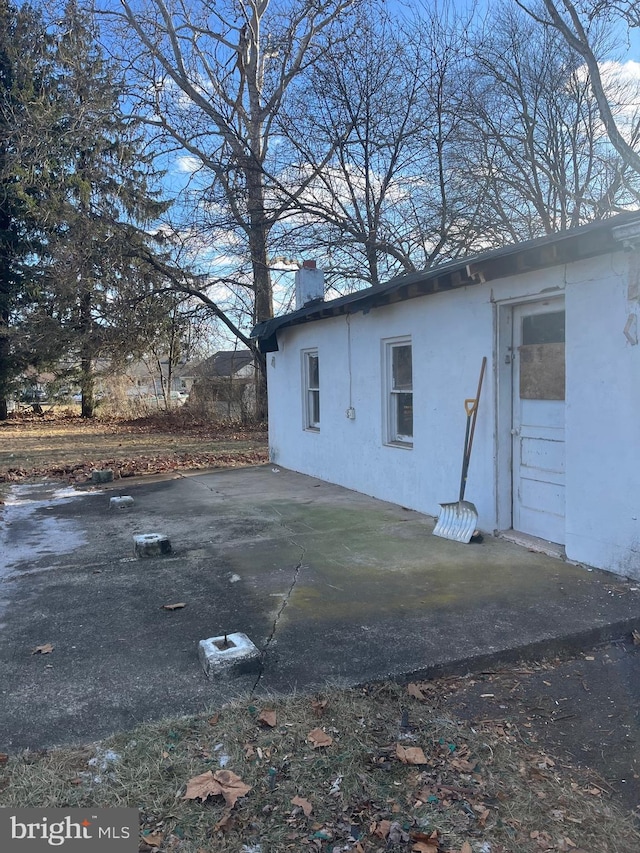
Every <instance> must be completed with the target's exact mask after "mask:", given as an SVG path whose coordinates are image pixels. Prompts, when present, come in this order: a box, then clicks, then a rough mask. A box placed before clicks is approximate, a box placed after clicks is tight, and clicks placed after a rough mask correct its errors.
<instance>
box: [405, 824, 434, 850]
mask: <svg viewBox="0 0 640 853" xmlns="http://www.w3.org/2000/svg"><path fill="white" fill-rule="evenodd" d="M411 839H412V841H413V842H414V844H413V847H412V848H411V849H412V850H413V851H415V853H438V846H439V842H438V830H437V829H434V831H433V832H432V833H431V834H430V835H427V834H426V833H424V832H412V833H411Z"/></svg>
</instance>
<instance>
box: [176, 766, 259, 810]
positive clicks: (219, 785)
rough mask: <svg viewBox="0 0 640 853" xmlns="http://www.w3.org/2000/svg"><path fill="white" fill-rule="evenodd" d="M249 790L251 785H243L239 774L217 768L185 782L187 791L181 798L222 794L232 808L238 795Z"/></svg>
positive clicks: (201, 797)
mask: <svg viewBox="0 0 640 853" xmlns="http://www.w3.org/2000/svg"><path fill="white" fill-rule="evenodd" d="M250 790H251V785H245V783H244V782H243V781H242V779H241V778H240V777H239V776H236V774H235V773H232V772H231V770H217V771H216V772H215V773H212V772H211V770H207V772H206V773H201V774H200V775H199V776H194V777H193V778H192V779H189V781H188V782H187V791H186V793H185V795H184V797H183V798H182V799H183V800H198V799H200V800H202V801H203V802H204V801H205V800H206V799H207V797H209V796H213V797H216V796H222V797H224V801H225V803H226V804H227V805H228V806H229V807H230V808H233V807H234V806H235V804H236V800H237V799H238V798H239V797H244V796H246V795H247V794H248V793H249V791H250Z"/></svg>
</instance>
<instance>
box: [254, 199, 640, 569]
mask: <svg viewBox="0 0 640 853" xmlns="http://www.w3.org/2000/svg"><path fill="white" fill-rule="evenodd" d="M305 276H307V279H308V280H306V281H305ZM309 282H310V283H311V285H312V288H313V287H314V286H315V287H316V288H317V290H316V292H315V293H314V292H313V289H312V291H311V296H312V297H315V298H312V299H311V300H310V301H309V300H308V299H306V298H305V296H304V292H305V289H306V287H307V285H308V284H309ZM297 284H298V286H299V290H300V292H301V294H302V296H301V302H302V303H304V302H305V301H306V304H301V306H300V307H299V308H298V310H296V311H295V312H293V313H290V314H287V315H284V316H281V317H277V318H275V319H273V320H270V321H268V322H265V323H262V324H260V325H258V326H257V327H256V328H255V329H254V331H253V335H254V337H255V338H257V339H258V343H259V346H260V349H261V350H262V351H263V352H265V353H267V364H268V383H269V386H268V387H269V443H270V452H271V458H272V460H273V461H274V462H277V463H278V464H281V465H282V466H284V467H286V468H290V469H292V470H295V471H299V472H302V473H305V474H309V475H312V476H314V477H318V478H321V479H324V480H327V481H330V482H332V483H338V484H340V485H343V486H346V487H348V488H350V489H355V490H357V491H360V492H363V493H366V494H368V495H373V496H375V497H378V498H382V499H384V500H387V501H392V502H395V503H397V504H401V505H402V506H406V507H410V508H412V509H415V510H418V511H420V512H423V513H426V514H429V515H433V516H437V515H438V514H439V512H440V506H439V505H440V503H441V502H450V501H455V500H457V497H458V487H459V481H460V467H461V461H462V449H463V440H464V431H465V424H466V414H465V409H464V400H465V398H469V397H473V396H474V395H475V392H476V386H477V381H478V374H479V370H480V366H481V362H482V359H483V357H484V356H486V357H487V360H488V364H487V373H486V376H485V381H484V386H483V391H482V399H481V401H480V406H479V410H478V417H477V426H476V432H475V438H474V445H473V455H472V458H471V464H470V468H469V473H468V481H467V490H466V497H467V499H468V500H470V501H472V502H473V503H474V504H475V505H476V507H477V509H478V515H479V527H480V528H481V529H482V530H484V531H488V532H493V533H498V534H505V535H509V534H512V535H513V534H520V535H521V538H523V539H524V541H531V542H532V543H533V544H538V545H540V544H543V543H545V542H548V543H555V544H556V545H557V546H558V547H562V548H564V550H565V552H566V556H567V558H568V559H570V560H572V561H576V562H579V563H584V564H587V565H590V566H595V567H599V568H603V569H607V570H609V571H612V572H616V573H618V574H621V575H626V576H628V577H635V578H640V347H639V346H638V313H639V311H640V213H630V214H622V215H620V216H617V217H614V218H612V219H609V220H606V221H603V222H598V223H593V224H590V225H587V226H584V227H582V228H577V229H574V230H571V231H567V232H564V233H562V234H556V235H553V236H549V237H544V238H541V239H537V240H531V241H528V242H526V243H521V244H519V245H514V246H509V247H506V248H502V249H498V250H494V251H490V252H487V253H483V254H479V255H476V256H473V257H469V258H467V259H465V260H464V261H456V262H453V263H449V264H446V265H443V266H440V267H436V268H433V269H430V270H427V271H425V272H419V273H412V274H409V275H403V276H400V277H397V278H394V279H393V280H392V281H390V282H388V283H387V284H384V285H378V286H376V287H372V288H367V289H366V290H362V291H359V292H357V293H354V294H351V295H349V296H345V297H341V298H339V299H335V300H332V301H328V302H324V301H323V300H322V298H321V290H320V285H321V280H320V278H319V271H317V270H301V271H300V274H299V280H298V282H297ZM527 537H531V539H530V540H527ZM460 547H465V546H464V545H461V546H460Z"/></svg>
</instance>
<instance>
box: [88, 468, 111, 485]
mask: <svg viewBox="0 0 640 853" xmlns="http://www.w3.org/2000/svg"><path fill="white" fill-rule="evenodd" d="M91 482H92V483H112V482H113V471H112V470H111V468H104V469H103V470H101V471H92V472H91Z"/></svg>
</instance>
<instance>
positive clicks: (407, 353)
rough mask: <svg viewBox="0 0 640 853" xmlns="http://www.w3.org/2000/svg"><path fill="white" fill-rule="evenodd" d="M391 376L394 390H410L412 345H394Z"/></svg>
mask: <svg viewBox="0 0 640 853" xmlns="http://www.w3.org/2000/svg"><path fill="white" fill-rule="evenodd" d="M391 376H392V382H393V386H392V387H393V390H394V391H410V390H411V388H412V387H413V386H412V377H411V346H410V345H407V346H398V347H393V348H392V350H391Z"/></svg>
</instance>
